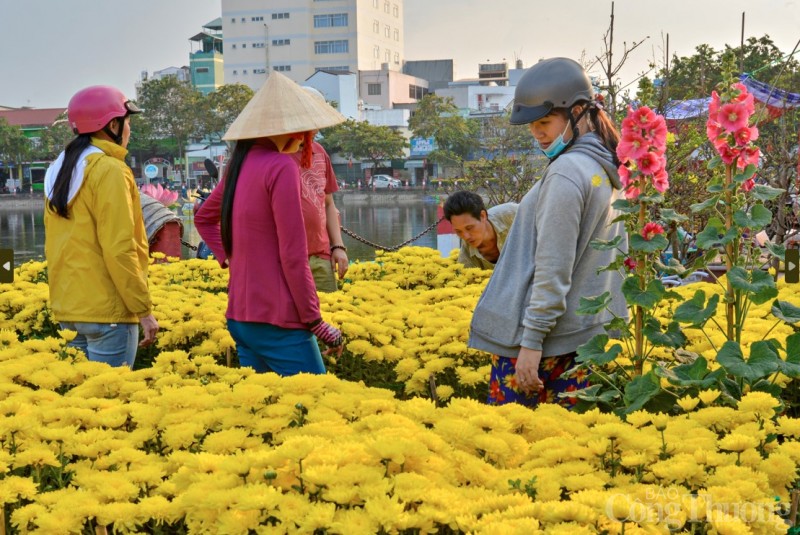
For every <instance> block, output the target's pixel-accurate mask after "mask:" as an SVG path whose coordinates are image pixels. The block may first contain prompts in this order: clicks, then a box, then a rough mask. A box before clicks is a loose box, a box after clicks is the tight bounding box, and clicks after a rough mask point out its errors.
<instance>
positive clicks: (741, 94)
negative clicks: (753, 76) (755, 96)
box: [731, 82, 749, 102]
mask: <svg viewBox="0 0 800 535" xmlns="http://www.w3.org/2000/svg"><path fill="white" fill-rule="evenodd" d="M731 89H733V90H734V93H735V95H734V96H733V97H732V98H731V100H732V101H734V102H742V101H744V99H745V98H747V95H748V94H749V93H748V91H747V88H746V87H745V85H744V84H743V83H742V82H736V83H735V84H731Z"/></svg>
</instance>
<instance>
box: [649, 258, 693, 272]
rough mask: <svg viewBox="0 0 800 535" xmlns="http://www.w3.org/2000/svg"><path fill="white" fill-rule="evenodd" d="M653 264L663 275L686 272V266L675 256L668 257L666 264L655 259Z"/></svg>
mask: <svg viewBox="0 0 800 535" xmlns="http://www.w3.org/2000/svg"><path fill="white" fill-rule="evenodd" d="M653 264H655V266H656V269H657V270H658V271H659V272H660V273H662V274H663V275H683V274H684V273H686V268H685V267H684V266H683V264H681V263H680V262H678V261H677V260H676V259H675V258H670V259H669V262H668V263H667V264H663V263H661V262H660V261H659V260H656V261H655V262H653Z"/></svg>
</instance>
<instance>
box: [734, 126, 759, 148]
mask: <svg viewBox="0 0 800 535" xmlns="http://www.w3.org/2000/svg"><path fill="white" fill-rule="evenodd" d="M733 137H734V139H736V144H737V145H739V146H740V147H745V146H747V145H748V144H749V143H750V142H751V141H755V140H756V139H758V128H756V127H755V126H745V127H744V128H740V129H739V130H737V131H736V132H734V133H733Z"/></svg>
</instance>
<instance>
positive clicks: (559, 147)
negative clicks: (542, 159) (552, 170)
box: [539, 123, 570, 160]
mask: <svg viewBox="0 0 800 535" xmlns="http://www.w3.org/2000/svg"><path fill="white" fill-rule="evenodd" d="M569 126H570V125H569V123H567V127H566V128H564V131H563V132H561V134H559V136H558V137H557V138H556V139H555V141H553V142H552V143H550V146H549V147H547V148H546V149H542V148H541V147H539V148H540V149H541V151H542V152H543V153H544V155H545V156H547V157H548V158H549V159H551V160H552V159H553V158H555V157H556V156H558V155H559V154H561V153H562V152H563V151H564V149H566V148H567V142H566V141H564V134H566V133H567V130H568V129H569Z"/></svg>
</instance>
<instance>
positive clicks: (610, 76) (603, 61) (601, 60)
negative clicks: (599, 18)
mask: <svg viewBox="0 0 800 535" xmlns="http://www.w3.org/2000/svg"><path fill="white" fill-rule="evenodd" d="M648 38H649V37H645V38H644V39H642V40H640V41H638V42H634V43H632V44H631V46H630V47H628V43H626V42H625V41H623V42H622V59H620V60H619V61H618V62H617V64H616V65H614V2H611V20H610V21H609V23H608V30H606V33H605V35H603V53H602V54H601V55H599V56H597V57H596V58H595V63H598V64H600V67H601V68H602V70H603V76H604V77H605V84H601V85H600V90H602V91H605V92H606V93H608V101H607V106H608V112H609V114H610V115H611V116H612V117H615V116H616V114H617V95H618V93H619V91H620V88H619V86H618V84H617V80H616V78H617V74H618V73H619V71H620V69H622V67H623V66H624V65H625V62H627V61H628V55H629V54H630V53H631V52H633V51H634V50H636V49H637V48H639V46H640V45H641V44H642V43H644V42H645V41H646V40H647V39H648ZM623 113H624V110H623Z"/></svg>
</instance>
